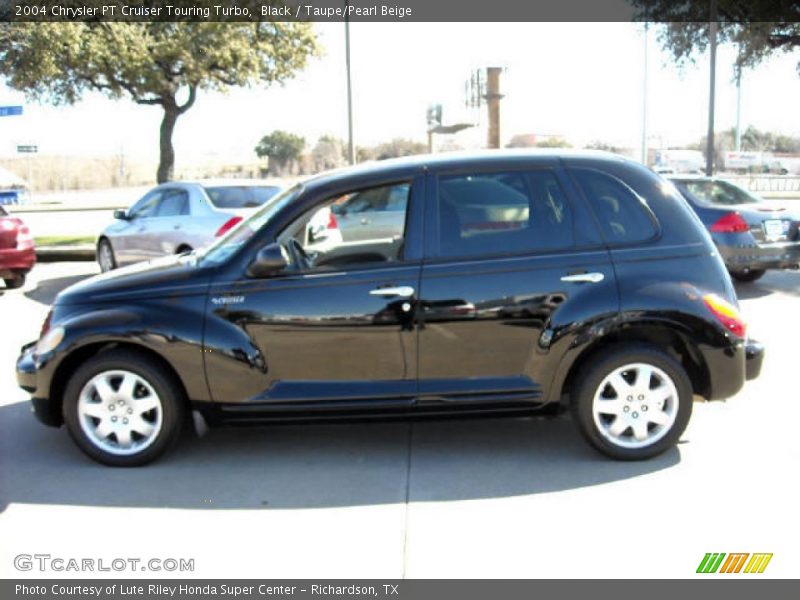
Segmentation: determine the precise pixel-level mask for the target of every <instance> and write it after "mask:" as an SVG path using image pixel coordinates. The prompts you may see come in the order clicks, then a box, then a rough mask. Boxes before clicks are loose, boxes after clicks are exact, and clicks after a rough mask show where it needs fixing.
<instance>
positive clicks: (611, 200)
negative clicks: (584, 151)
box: [571, 169, 656, 243]
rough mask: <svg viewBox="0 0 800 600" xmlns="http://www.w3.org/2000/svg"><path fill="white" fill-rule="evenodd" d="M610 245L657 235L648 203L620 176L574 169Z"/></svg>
mask: <svg viewBox="0 0 800 600" xmlns="http://www.w3.org/2000/svg"><path fill="white" fill-rule="evenodd" d="M571 172H572V175H573V176H574V177H575V180H576V181H577V182H578V185H579V186H580V188H581V189H582V190H583V193H584V194H585V195H586V198H587V199H588V201H589V204H590V205H591V207H592V210H593V211H594V214H595V216H596V217H597V220H598V222H599V224H600V229H601V231H602V232H603V236H604V237H605V239H606V241H607V242H609V243H633V242H641V241H644V240H648V239H650V238H652V237H653V236H654V235H655V234H656V226H655V223H654V217H653V216H652V213H651V212H650V209H649V208H648V207H647V205H646V204H645V203H644V201H643V200H642V199H641V198H639V196H637V195H636V194H635V193H634V192H633V190H631V189H630V188H629V187H628V186H627V185H625V184H624V183H622V182H621V181H620V180H619V179H617V178H616V177H612V176H611V175H608V174H606V173H601V172H600V171H595V170H593V169H572V170H571Z"/></svg>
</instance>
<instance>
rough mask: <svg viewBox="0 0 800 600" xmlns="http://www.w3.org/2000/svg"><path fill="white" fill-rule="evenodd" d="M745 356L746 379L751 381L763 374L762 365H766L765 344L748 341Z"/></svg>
mask: <svg viewBox="0 0 800 600" xmlns="http://www.w3.org/2000/svg"><path fill="white" fill-rule="evenodd" d="M744 356H745V363H744V365H745V377H746V379H747V381H751V380H753V379H755V378H756V377H758V376H759V375H760V374H761V365H763V364H764V344H762V343H761V342H757V341H755V340H748V342H747V345H746V346H745V354H744Z"/></svg>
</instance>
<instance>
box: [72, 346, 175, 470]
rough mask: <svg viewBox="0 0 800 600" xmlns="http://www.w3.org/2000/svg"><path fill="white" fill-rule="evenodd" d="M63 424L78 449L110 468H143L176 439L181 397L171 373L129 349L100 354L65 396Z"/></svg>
mask: <svg viewBox="0 0 800 600" xmlns="http://www.w3.org/2000/svg"><path fill="white" fill-rule="evenodd" d="M63 413H64V422H65V423H66V425H67V429H68V430H69V433H70V435H71V436H72V438H73V440H75V443H76V444H77V445H78V447H79V448H80V449H81V450H83V452H85V453H86V454H87V455H88V456H89V457H91V458H93V459H94V460H96V461H98V462H101V463H103V464H106V465H111V466H118V467H132V466H139V465H144V464H146V463H148V462H150V461H152V460H155V459H156V458H157V457H158V456H160V455H161V454H162V453H163V452H164V451H165V450H166V449H167V448H168V447H169V446H170V445H171V444H172V443H173V442H174V441H175V440H176V439H177V438H178V437H179V434H180V430H181V426H182V424H183V421H184V413H185V409H184V402H183V394H182V392H181V389H180V387H179V385H178V384H177V383H176V382H175V380H174V377H173V376H172V374H171V373H169V372H168V371H166V370H165V369H164V368H163V367H162V366H161V365H159V364H158V363H157V362H156V361H154V360H153V359H151V358H150V357H147V356H144V355H142V354H139V353H137V352H132V351H129V350H114V351H111V352H106V353H101V354H99V355H97V356H95V357H94V358H92V359H90V360H89V361H87V362H86V363H85V364H84V365H83V366H81V367H80V368H79V369H78V370H77V371H76V372H75V374H74V375H73V376H72V378H71V379H70V380H69V383H68V384H67V388H66V390H65V392H64V405H63Z"/></svg>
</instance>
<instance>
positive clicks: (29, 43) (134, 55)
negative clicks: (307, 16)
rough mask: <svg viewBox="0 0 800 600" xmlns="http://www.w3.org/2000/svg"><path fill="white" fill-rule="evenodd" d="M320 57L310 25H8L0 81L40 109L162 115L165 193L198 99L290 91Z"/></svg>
mask: <svg viewBox="0 0 800 600" xmlns="http://www.w3.org/2000/svg"><path fill="white" fill-rule="evenodd" d="M84 4H87V2H84ZM316 52H317V44H316V37H315V35H314V33H313V30H312V29H311V25H310V24H308V23H273V22H266V21H265V22H257V23H256V22H252V23H241V22H237V23H233V22H228V23H218V22H214V23H209V22H196V23H195V22H192V23H190V22H179V23H164V22H148V23H130V22H125V23H122V22H114V23H111V22H100V23H98V22H91V23H88V22H87V23H78V22H66V23H10V24H4V25H0V75H2V76H5V77H6V78H7V82H8V84H9V85H10V86H11V87H12V88H14V89H17V90H21V91H24V92H26V94H27V95H28V96H29V97H31V98H32V99H43V100H47V101H50V102H52V103H55V104H72V103H74V102H77V101H78V100H80V99H81V97H82V96H83V94H84V93H85V92H87V91H97V92H101V93H103V94H105V95H107V96H109V97H111V98H122V97H125V96H127V97H129V98H130V99H131V100H133V101H134V102H136V103H137V104H144V105H155V106H160V107H161V109H162V110H163V118H162V121H161V129H160V134H159V150H160V160H159V165H158V171H157V180H158V182H159V183H162V182H164V181H169V180H170V179H171V178H172V176H173V170H174V165H175V151H174V148H173V146H172V135H173V132H174V131H175V125H176V123H177V121H178V118H179V117H180V116H181V115H182V114H184V113H185V112H186V111H187V110H189V109H190V108H191V107H192V105H193V104H194V103H195V100H196V98H197V94H198V92H200V91H201V90H218V91H224V90H226V89H228V88H231V87H238V86H249V85H255V84H259V83H261V84H267V85H268V84H271V83H276V82H283V81H285V80H287V79H289V78H290V77H292V75H294V73H295V72H296V71H297V70H299V69H302V68H303V67H304V66H305V65H306V62H307V61H308V59H309V57H311V56H312V55H314V54H315V53H316Z"/></svg>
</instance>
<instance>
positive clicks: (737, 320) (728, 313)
mask: <svg viewBox="0 0 800 600" xmlns="http://www.w3.org/2000/svg"><path fill="white" fill-rule="evenodd" d="M703 302H705V303H706V306H707V307H708V310H710V311H711V313H712V314H713V315H714V316H715V317H716V318H717V320H718V321H719V322H720V323H722V324H723V325H724V326H725V327H727V328H728V329H729V330H730V331H731V333H733V334H734V335H735V336H738V337H740V338H743V337H745V336H746V335H747V324H746V323H745V322H744V318H742V315H741V313H740V312H739V309H737V308H736V307H735V306H734V305H733V304H731V303H730V302H728V301H727V300H724V299H723V298H720V297H719V296H717V295H716V294H706V295H705V296H703Z"/></svg>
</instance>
